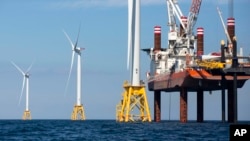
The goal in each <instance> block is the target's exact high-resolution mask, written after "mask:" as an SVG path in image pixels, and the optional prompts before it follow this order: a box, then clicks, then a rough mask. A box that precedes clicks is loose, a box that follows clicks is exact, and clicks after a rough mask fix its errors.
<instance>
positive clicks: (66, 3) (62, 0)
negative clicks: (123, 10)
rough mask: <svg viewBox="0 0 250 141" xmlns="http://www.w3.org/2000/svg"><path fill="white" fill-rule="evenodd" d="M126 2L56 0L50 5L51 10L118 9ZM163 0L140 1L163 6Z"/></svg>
mask: <svg viewBox="0 0 250 141" xmlns="http://www.w3.org/2000/svg"><path fill="white" fill-rule="evenodd" d="M127 3H128V1H127V0H58V1H56V2H55V1H54V2H52V3H51V5H50V6H51V7H53V8H82V7H119V6H126V5H127ZM165 3H166V1H165V0H141V4H142V5H155V4H165Z"/></svg>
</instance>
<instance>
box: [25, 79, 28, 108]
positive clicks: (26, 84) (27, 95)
mask: <svg viewBox="0 0 250 141" xmlns="http://www.w3.org/2000/svg"><path fill="white" fill-rule="evenodd" d="M28 77H29V76H28ZM28 77H26V78H25V79H26V111H29V78H28Z"/></svg>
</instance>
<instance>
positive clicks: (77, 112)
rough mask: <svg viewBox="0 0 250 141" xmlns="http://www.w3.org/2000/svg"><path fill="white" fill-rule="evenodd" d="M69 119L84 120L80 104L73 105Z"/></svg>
mask: <svg viewBox="0 0 250 141" xmlns="http://www.w3.org/2000/svg"><path fill="white" fill-rule="evenodd" d="M71 120H85V114H84V109H83V106H82V105H75V106H74V108H73V112H72V115H71Z"/></svg>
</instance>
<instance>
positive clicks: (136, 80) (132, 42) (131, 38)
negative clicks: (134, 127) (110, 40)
mask: <svg viewBox="0 0 250 141" xmlns="http://www.w3.org/2000/svg"><path fill="white" fill-rule="evenodd" d="M130 53H131V54H132V55H131V56H130ZM130 59H131V63H132V64H131V68H130V73H131V82H130V83H129V82H127V81H125V82H124V84H123V88H124V92H123V93H122V100H121V101H120V102H119V104H118V105H117V107H116V120H117V121H118V122H133V121H143V122H144V121H147V122H151V116H150V110H149V106H148V100H147V95H146V89H145V85H144V83H143V82H142V81H140V0H128V60H127V61H128V62H127V63H128V64H127V65H128V66H127V67H128V68H129V67H130V66H129V65H130ZM138 113H139V114H138Z"/></svg>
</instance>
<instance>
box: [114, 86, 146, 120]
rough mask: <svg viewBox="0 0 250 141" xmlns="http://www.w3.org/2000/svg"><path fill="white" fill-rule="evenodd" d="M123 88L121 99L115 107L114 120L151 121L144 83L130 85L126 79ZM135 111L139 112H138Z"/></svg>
mask: <svg viewBox="0 0 250 141" xmlns="http://www.w3.org/2000/svg"><path fill="white" fill-rule="evenodd" d="M123 88H124V92H123V94H122V97H123V99H122V100H121V102H120V103H119V104H118V105H117V107H116V121H119V122H129V121H132V122H133V121H143V122H144V121H148V122H151V116H150V110H149V106H148V100H147V95H146V90H145V85H141V86H131V85H130V84H128V82H127V81H125V82H124V84H123ZM136 112H139V114H138V113H136Z"/></svg>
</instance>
